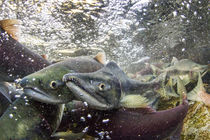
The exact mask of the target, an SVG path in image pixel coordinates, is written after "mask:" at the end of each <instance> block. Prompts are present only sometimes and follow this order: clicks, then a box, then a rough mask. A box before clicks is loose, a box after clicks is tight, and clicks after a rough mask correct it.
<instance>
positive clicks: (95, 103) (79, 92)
mask: <svg viewBox="0 0 210 140" xmlns="http://www.w3.org/2000/svg"><path fill="white" fill-rule="evenodd" d="M66 85H67V86H68V87H69V89H70V90H71V91H72V93H73V94H74V96H75V97H76V98H78V99H80V100H83V101H85V102H87V103H88V105H89V106H90V107H91V108H94V109H99V110H109V109H113V108H114V106H113V105H109V104H107V103H105V102H103V103H102V102H100V101H99V100H98V99H96V98H95V97H94V96H91V95H90V94H89V93H88V92H86V91H85V90H83V89H82V88H80V87H79V86H77V85H75V84H74V83H72V82H67V83H66Z"/></svg>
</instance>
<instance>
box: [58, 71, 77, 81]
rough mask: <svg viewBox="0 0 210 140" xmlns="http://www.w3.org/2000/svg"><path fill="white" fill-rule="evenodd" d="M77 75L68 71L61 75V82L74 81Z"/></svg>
mask: <svg viewBox="0 0 210 140" xmlns="http://www.w3.org/2000/svg"><path fill="white" fill-rule="evenodd" d="M76 79H77V77H76V75H75V74H73V73H68V74H65V75H64V76H63V79H62V80H63V82H69V81H76Z"/></svg>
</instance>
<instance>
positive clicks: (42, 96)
mask: <svg viewBox="0 0 210 140" xmlns="http://www.w3.org/2000/svg"><path fill="white" fill-rule="evenodd" d="M24 93H25V95H27V96H29V97H31V98H33V99H34V100H36V101H40V102H43V103H48V104H63V103H66V101H64V100H61V99H57V98H56V97H53V96H50V95H49V94H47V93H46V92H44V91H42V90H40V89H38V88H31V87H30V88H29V87H28V88H24Z"/></svg>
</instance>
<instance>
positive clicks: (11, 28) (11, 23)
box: [0, 19, 20, 40]
mask: <svg viewBox="0 0 210 140" xmlns="http://www.w3.org/2000/svg"><path fill="white" fill-rule="evenodd" d="M18 25H20V21H19V20H17V19H5V20H1V21H0V26H1V27H2V28H3V29H4V30H5V31H6V32H7V33H8V34H9V35H10V36H11V37H12V38H14V39H15V40H18V39H19V34H20V28H19V26H18Z"/></svg>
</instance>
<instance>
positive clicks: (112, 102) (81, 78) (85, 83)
mask: <svg viewBox="0 0 210 140" xmlns="http://www.w3.org/2000/svg"><path fill="white" fill-rule="evenodd" d="M97 74H98V71H96V72H93V73H69V74H66V75H64V76H63V81H64V82H65V83H66V86H67V87H68V88H69V90H70V91H71V92H72V94H74V96H75V97H76V98H78V99H80V100H82V101H84V102H87V103H88V105H89V106H90V107H91V108H93V109H98V110H111V109H113V108H118V107H119V105H120V96H121V88H120V83H119V81H118V80H117V79H115V77H111V76H110V75H109V76H107V75H106V74H105V73H101V70H99V74H98V75H97ZM98 76H103V77H104V79H102V78H101V77H100V78H99V77H98ZM110 77H111V78H110ZM99 79H100V80H99ZM102 83H103V84H104V90H100V87H98V85H100V84H102Z"/></svg>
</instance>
